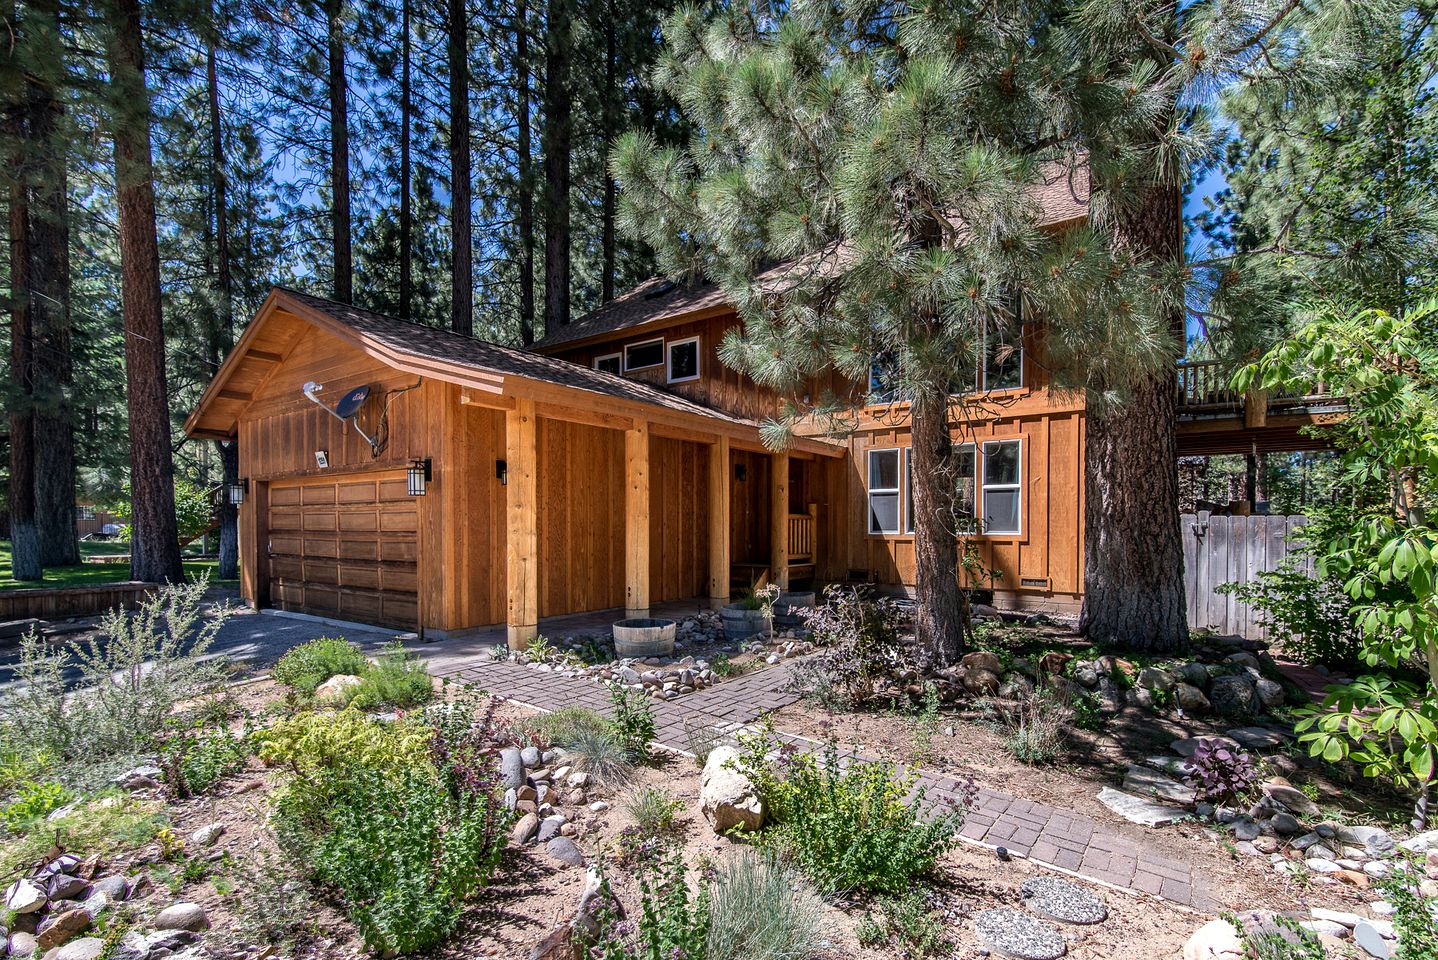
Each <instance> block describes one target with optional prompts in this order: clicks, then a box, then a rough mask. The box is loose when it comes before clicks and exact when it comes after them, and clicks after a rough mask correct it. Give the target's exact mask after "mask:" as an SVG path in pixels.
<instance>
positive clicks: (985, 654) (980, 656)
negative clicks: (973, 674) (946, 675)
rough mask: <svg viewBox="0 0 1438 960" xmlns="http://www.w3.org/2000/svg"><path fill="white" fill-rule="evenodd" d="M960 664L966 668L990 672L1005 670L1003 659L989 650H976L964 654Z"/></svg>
mask: <svg viewBox="0 0 1438 960" xmlns="http://www.w3.org/2000/svg"><path fill="white" fill-rule="evenodd" d="M959 665H960V666H962V667H963V668H964V669H965V670H987V671H989V672H990V673H1000V674H1001V673H1003V672H1004V664H1003V661H1002V660H1000V659H999V658H998V656H997V655H996V654H993V653H990V652H989V651H987V650H975V651H973V652H972V653H966V654H964V655H963V657H962V658H961V659H960V660H959Z"/></svg>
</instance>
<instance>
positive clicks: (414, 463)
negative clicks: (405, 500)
mask: <svg viewBox="0 0 1438 960" xmlns="http://www.w3.org/2000/svg"><path fill="white" fill-rule="evenodd" d="M405 480H406V487H407V489H408V492H409V495H410V496H411V497H422V496H424V494H425V484H427V483H429V481H430V465H429V458H428V457H426V458H425V459H423V460H411V461H410V462H409V469H408V470H406V471H405Z"/></svg>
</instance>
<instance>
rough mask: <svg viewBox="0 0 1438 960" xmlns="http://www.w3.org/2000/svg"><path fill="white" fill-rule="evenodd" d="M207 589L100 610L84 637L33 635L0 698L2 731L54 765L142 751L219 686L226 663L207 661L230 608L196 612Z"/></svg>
mask: <svg viewBox="0 0 1438 960" xmlns="http://www.w3.org/2000/svg"><path fill="white" fill-rule="evenodd" d="M207 586H208V584H207V582H206V581H205V580H203V579H201V580H198V581H196V582H194V583H186V584H175V585H170V586H165V587H161V588H160V589H158V590H156V591H155V592H154V593H153V594H151V595H150V596H149V597H148V598H146V599H145V600H144V601H143V602H142V603H141V604H140V606H139V608H138V609H136V610H133V611H123V610H111V611H109V612H108V613H106V614H105V615H104V616H103V617H101V618H100V622H99V624H98V626H97V629H96V631H95V633H94V634H93V635H91V636H89V637H86V638H84V639H80V640H69V641H62V642H58V643H51V642H50V641H48V640H46V639H45V638H43V637H41V636H40V635H39V634H36V633H33V632H32V633H31V634H30V635H29V636H27V637H25V638H24V639H22V640H21V644H20V662H19V663H18V664H17V665H16V667H15V678H14V679H15V682H14V683H12V684H11V685H10V687H9V690H8V692H7V694H6V696H5V697H4V699H3V700H0V728H4V729H6V730H23V731H24V732H25V742H26V743H27V744H29V745H30V746H31V748H32V749H33V750H35V751H37V752H41V753H44V754H47V755H49V756H51V757H54V758H55V759H56V761H57V762H59V761H67V760H86V761H91V760H103V759H105V758H108V757H114V756H117V755H121V754H134V753H138V752H143V751H146V750H149V749H150V748H151V747H152V746H153V738H154V736H155V734H157V733H159V732H160V730H162V729H163V728H164V726H165V724H166V723H167V722H168V721H169V718H170V717H171V715H172V714H173V713H174V712H175V710H176V709H177V708H178V707H179V706H180V705H181V704H186V703H189V704H193V703H195V702H196V701H200V700H203V699H204V698H207V697H209V696H212V695H214V694H215V693H216V691H218V690H219V689H220V688H221V686H222V681H223V679H224V669H225V664H224V660H223V658H219V657H207V656H206V654H207V653H208V651H209V648H210V646H211V645H212V644H213V643H214V639H215V635H216V633H217V632H218V631H219V629H220V627H221V625H222V624H223V623H224V621H225V618H226V616H228V610H226V609H224V608H222V609H221V610H220V612H219V613H218V614H217V615H215V616H208V617H207V616H205V615H204V614H203V613H202V612H201V607H200V604H201V602H202V601H203V599H204V594H205V589H206V587H207ZM76 672H78V673H79V678H78V681H77V680H76V678H75V677H74V674H75V673H76Z"/></svg>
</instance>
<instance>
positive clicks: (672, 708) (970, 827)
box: [436, 660, 1219, 913]
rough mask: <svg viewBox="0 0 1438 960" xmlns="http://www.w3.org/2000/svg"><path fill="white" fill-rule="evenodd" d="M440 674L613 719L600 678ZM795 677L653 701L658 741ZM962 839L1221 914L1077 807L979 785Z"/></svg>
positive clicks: (471, 666) (1191, 883)
mask: <svg viewBox="0 0 1438 960" xmlns="http://www.w3.org/2000/svg"><path fill="white" fill-rule="evenodd" d="M436 672H437V673H441V674H447V675H448V676H451V677H454V678H456V679H460V680H464V681H467V682H470V683H474V684H476V685H478V686H480V687H482V688H483V689H485V690H486V691H488V692H489V693H492V694H496V695H502V696H505V697H507V698H509V699H511V700H514V701H516V702H518V703H521V704H524V705H525V706H529V707H534V708H536V709H539V710H545V711H551V710H555V709H557V708H559V707H566V706H579V707H588V708H589V709H592V710H596V711H598V712H600V713H608V712H609V711H610V709H611V704H610V699H609V691H608V689H607V688H605V687H603V686H601V685H600V684H598V683H596V682H595V681H593V680H590V679H587V678H578V677H569V676H565V675H563V674H561V673H555V672H545V671H541V670H537V669H535V668H533V667H526V666H522V665H520V664H516V663H510V662H509V661H507V660H482V661H478V662H476V661H475V660H468V661H467V662H465V663H464V664H463V665H462V666H456V667H453V668H451V669H445V667H444V666H440V667H439V669H438V670H437V671H436ZM788 680H789V670H788V666H787V665H781V666H776V667H772V668H769V669H767V670H762V671H756V672H754V673H751V674H746V675H744V676H740V677H736V678H734V679H732V680H725V681H723V682H721V683H719V684H716V685H715V686H713V687H709V688H707V689H705V690H701V691H699V692H697V693H692V694H689V695H687V696H683V697H679V698H677V699H675V700H656V701H654V702H653V707H654V720H655V732H656V736H657V739H658V740H659V742H660V743H661V744H663V745H664V746H665V747H668V748H670V749H673V750H679V751H682V752H684V753H689V754H692V752H693V751H692V750H691V749H690V747H689V739H690V738H689V733H690V731H694V730H696V729H701V728H709V729H716V730H718V731H719V732H721V733H723V734H729V733H732V732H733V731H734V730H736V729H738V728H739V727H740V726H742V725H744V724H748V723H753V722H754V721H756V720H758V719H759V718H760V717H761V716H762V715H763V714H765V713H768V712H769V711H772V710H777V709H779V708H780V707H785V706H788V705H789V704H791V703H794V702H795V701H797V700H798V699H799V698H798V695H797V694H795V693H793V692H792V691H790V690H789V689H788ZM781 735H782V736H784V737H785V739H787V740H790V741H791V742H803V743H805V744H806V745H807V746H810V747H813V746H817V744H816V743H815V742H814V741H812V740H805V739H804V738H802V737H795V736H792V735H783V734H781ZM918 778H919V783H920V785H922V786H923V787H924V788H925V790H926V795H927V798H928V799H930V800H941V801H952V800H955V799H957V798H958V796H959V795H960V794H961V791H962V785H961V784H960V783H959V782H958V781H957V780H955V779H954V778H952V777H948V776H945V775H943V774H940V773H935V772H933V771H929V770H919V771H918ZM959 833H960V835H961V836H962V837H963V838H964V839H965V840H967V841H970V842H972V843H978V844H982V845H984V846H988V847H1005V848H1006V849H1007V850H1008V851H1009V852H1010V853H1012V854H1014V855H1017V856H1022V857H1026V858H1028V859H1030V860H1033V861H1035V862H1036V863H1040V864H1042V865H1044V866H1046V867H1049V868H1052V869H1055V870H1059V871H1062V872H1065V873H1070V874H1074V875H1077V876H1080V877H1083V878H1086V879H1089V880H1094V881H1097V882H1099V883H1102V884H1106V885H1108V886H1113V887H1119V888H1121V889H1125V890H1132V891H1138V892H1142V893H1147V894H1152V895H1153V896H1156V897H1162V898H1163V899H1164V900H1168V901H1170V902H1172V903H1175V904H1178V905H1180V906H1184V907H1190V908H1193V909H1195V910H1199V911H1202V912H1206V913H1211V912H1214V911H1216V910H1218V909H1219V907H1218V904H1217V902H1216V901H1215V900H1214V899H1213V898H1212V897H1211V896H1210V895H1209V893H1208V891H1207V890H1206V889H1204V885H1203V883H1202V882H1201V881H1200V880H1199V879H1198V878H1197V877H1195V876H1194V873H1193V870H1192V868H1191V867H1190V866H1189V865H1188V864H1187V863H1185V862H1183V861H1180V860H1175V859H1173V858H1171V857H1167V856H1164V855H1162V854H1160V853H1157V852H1156V851H1154V850H1151V849H1148V848H1146V847H1145V846H1144V845H1143V844H1141V843H1138V842H1135V841H1133V840H1130V839H1129V838H1127V837H1123V836H1120V835H1118V834H1115V833H1112V832H1110V831H1108V830H1105V829H1103V828H1102V827H1101V826H1100V825H1098V824H1097V823H1095V822H1094V821H1093V820H1092V819H1090V818H1089V817H1086V816H1083V815H1082V814H1079V813H1075V812H1074V811H1072V810H1063V809H1059V808H1057V807H1051V806H1047V805H1045V804H1041V803H1034V802H1032V801H1030V800H1025V799H1023V798H1021V797H1015V796H1010V795H1009V794H1006V793H1000V792H998V791H994V790H989V789H980V791H979V797H978V802H977V804H976V805H975V807H974V808H973V809H972V810H970V811H969V812H968V815H967V816H966V817H965V819H964V824H963V827H962V829H961V830H960V831H959Z"/></svg>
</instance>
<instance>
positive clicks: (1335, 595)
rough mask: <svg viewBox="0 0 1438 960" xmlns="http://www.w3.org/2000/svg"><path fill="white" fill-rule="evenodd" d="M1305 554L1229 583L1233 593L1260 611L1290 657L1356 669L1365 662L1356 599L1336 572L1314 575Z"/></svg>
mask: <svg viewBox="0 0 1438 960" xmlns="http://www.w3.org/2000/svg"><path fill="white" fill-rule="evenodd" d="M1303 565H1304V560H1303V558H1302V557H1293V556H1290V557H1289V558H1287V559H1285V560H1284V561H1283V562H1282V563H1281V564H1279V567H1278V569H1277V570H1267V571H1264V572H1262V573H1260V574H1259V575H1258V577H1257V578H1256V579H1253V580H1250V581H1248V582H1246V583H1225V584H1223V585H1222V586H1220V587H1219V588H1218V592H1219V593H1225V594H1232V595H1233V596H1234V597H1236V598H1237V599H1238V600H1239V602H1241V603H1246V604H1248V605H1249V606H1250V607H1252V608H1253V609H1255V610H1257V611H1258V614H1259V622H1260V623H1262V624H1263V626H1264V627H1266V628H1267V630H1268V635H1269V637H1271V638H1273V639H1274V640H1275V641H1276V642H1277V643H1278V645H1279V647H1280V648H1281V649H1282V651H1283V653H1284V655H1285V656H1287V657H1290V658H1291V659H1293V660H1294V661H1296V662H1298V663H1307V664H1323V665H1326V666H1330V667H1338V668H1344V669H1351V668H1352V667H1355V666H1357V665H1358V664H1359V663H1361V662H1362V656H1361V654H1362V644H1363V634H1362V632H1361V631H1360V630H1359V629H1358V626H1357V624H1355V623H1354V621H1353V602H1352V601H1351V600H1350V599H1349V598H1348V595H1347V594H1346V593H1344V591H1343V581H1342V580H1341V579H1339V578H1337V577H1334V576H1314V575H1312V574H1310V573H1307V572H1305V570H1304V569H1303Z"/></svg>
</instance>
